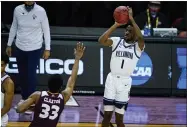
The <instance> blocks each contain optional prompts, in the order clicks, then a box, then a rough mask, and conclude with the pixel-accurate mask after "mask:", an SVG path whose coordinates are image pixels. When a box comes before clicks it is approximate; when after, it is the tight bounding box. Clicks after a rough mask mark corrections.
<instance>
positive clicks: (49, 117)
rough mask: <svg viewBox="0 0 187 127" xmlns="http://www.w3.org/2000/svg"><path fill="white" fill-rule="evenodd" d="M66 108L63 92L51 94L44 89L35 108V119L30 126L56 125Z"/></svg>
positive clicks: (48, 126)
mask: <svg viewBox="0 0 187 127" xmlns="http://www.w3.org/2000/svg"><path fill="white" fill-rule="evenodd" d="M63 109H64V98H63V96H62V94H51V93H49V92H47V91H42V92H41V96H40V99H39V101H38V103H37V104H36V106H35V109H34V119H33V121H32V122H31V124H30V126H29V127H56V125H57V123H58V120H59V117H60V114H61V113H62V111H63Z"/></svg>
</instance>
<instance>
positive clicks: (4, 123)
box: [1, 114, 8, 127]
mask: <svg viewBox="0 0 187 127" xmlns="http://www.w3.org/2000/svg"><path fill="white" fill-rule="evenodd" d="M7 124H8V115H7V114H5V115H4V116H2V117H1V127H6V126H7Z"/></svg>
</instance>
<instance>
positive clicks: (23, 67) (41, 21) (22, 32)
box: [6, 1, 51, 114]
mask: <svg viewBox="0 0 187 127" xmlns="http://www.w3.org/2000/svg"><path fill="white" fill-rule="evenodd" d="M15 36H16V42H15V45H16V53H15V56H16V59H17V65H18V71H19V79H20V82H19V84H20V87H21V96H22V100H20V102H23V101H24V100H25V99H27V98H28V97H29V96H30V95H31V94H32V93H33V92H34V91H35V88H36V85H37V75H36V69H37V65H38V64H39V60H40V56H41V51H42V44H43V41H44V42H45V50H44V52H43V59H48V57H49V56H50V43H51V42H50V41H51V38H50V28H49V21H48V17H47V14H46V11H45V9H44V8H43V7H41V6H39V5H37V4H36V3H35V2H34V1H26V2H24V4H22V5H19V6H17V7H16V8H15V10H14V16H13V22H12V26H11V29H10V33H9V39H8V44H7V48H6V53H7V54H8V56H11V55H12V49H11V46H12V43H13V41H14V38H15ZM43 36H44V40H43ZM27 113H29V114H30V113H31V112H27Z"/></svg>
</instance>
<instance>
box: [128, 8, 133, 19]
mask: <svg viewBox="0 0 187 127" xmlns="http://www.w3.org/2000/svg"><path fill="white" fill-rule="evenodd" d="M127 9H128V12H129V19H130V20H132V19H133V12H132V8H131V7H129V6H127Z"/></svg>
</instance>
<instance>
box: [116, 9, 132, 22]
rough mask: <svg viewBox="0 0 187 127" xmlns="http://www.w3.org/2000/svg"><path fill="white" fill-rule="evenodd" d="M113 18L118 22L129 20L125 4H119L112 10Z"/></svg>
mask: <svg viewBox="0 0 187 127" xmlns="http://www.w3.org/2000/svg"><path fill="white" fill-rule="evenodd" d="M113 16H114V20H115V21H116V22H117V23H120V24H126V23H127V22H128V21H129V13H128V8H127V7H126V6H119V7H117V8H116V9H115V10H114V14H113Z"/></svg>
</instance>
